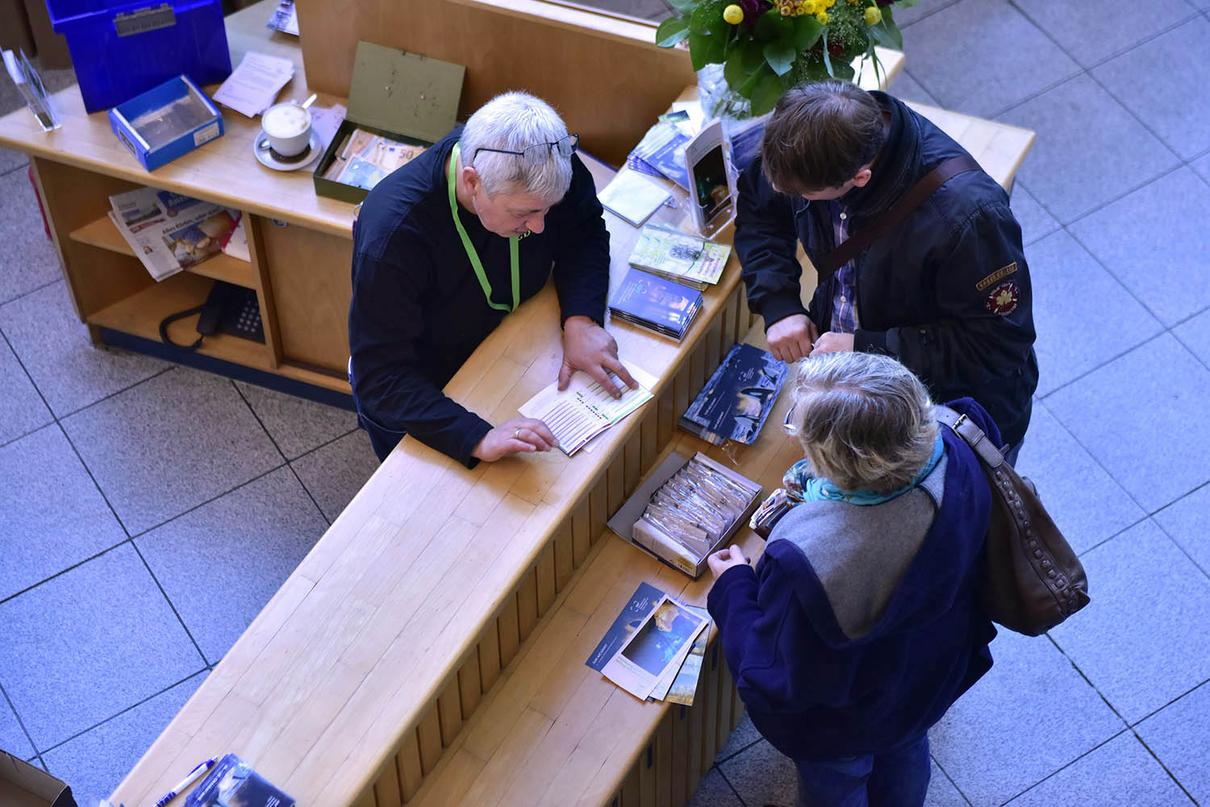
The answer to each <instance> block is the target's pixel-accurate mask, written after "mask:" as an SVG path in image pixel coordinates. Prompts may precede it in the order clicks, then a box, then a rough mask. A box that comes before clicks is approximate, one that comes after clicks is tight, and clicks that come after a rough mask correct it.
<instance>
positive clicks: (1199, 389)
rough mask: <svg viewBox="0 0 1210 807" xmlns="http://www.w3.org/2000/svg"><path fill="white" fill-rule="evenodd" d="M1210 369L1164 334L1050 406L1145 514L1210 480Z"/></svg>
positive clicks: (1061, 394) (1062, 392) (1063, 393)
mask: <svg viewBox="0 0 1210 807" xmlns="http://www.w3.org/2000/svg"><path fill="white" fill-rule="evenodd" d="M1207 400H1210V370H1207V369H1206V368H1205V367H1204V366H1203V365H1202V364H1201V363H1200V362H1198V360H1197V359H1196V358H1194V357H1193V355H1192V354H1190V353H1189V351H1188V350H1186V349H1185V348H1184V347H1183V346H1182V345H1181V344H1180V343H1179V342H1177V341H1176V339H1174V338H1173V337H1172V336H1171V335H1169V334H1163V335H1162V336H1159V337H1157V338H1155V339H1153V340H1151V341H1150V342H1147V343H1145V344H1143V345H1142V346H1140V347H1137V348H1135V349H1134V350H1132V351H1131V352H1129V353H1127V354H1126V355H1125V356H1122V357H1121V358H1118V359H1115V360H1114V361H1112V362H1110V363H1109V364H1107V365H1105V366H1104V367H1100V368H1098V369H1096V370H1094V371H1093V372H1092V373H1089V374H1088V375H1086V376H1084V377H1083V378H1081V379H1080V380H1078V381H1076V382H1074V383H1072V384H1070V385H1068V386H1066V387H1064V388H1063V389H1061V390H1059V391H1058V392H1055V393H1054V394H1053V395H1050V396H1049V397H1047V399H1046V407H1047V408H1048V409H1049V410H1050V411H1051V412H1052V413H1053V414H1054V416H1055V417H1056V418H1058V420H1059V422H1060V423H1062V424H1063V425H1064V426H1066V427H1067V430H1068V431H1070V432H1071V433H1072V434H1073V435H1075V437H1076V439H1078V440H1079V441H1080V443H1081V444H1082V445H1083V446H1084V447H1085V448H1086V449H1088V452H1089V453H1090V454H1092V455H1093V456H1094V457H1096V459H1097V461H1098V462H1100V464H1101V465H1102V466H1103V467H1104V468H1105V469H1106V470H1107V471H1109V473H1110V475H1111V476H1113V478H1114V479H1115V480H1117V482H1118V484H1120V485H1121V486H1122V487H1124V488H1125V489H1126V490H1127V491H1128V492H1129V493H1130V495H1131V496H1133V497H1134V499H1135V501H1137V502H1138V503H1139V504H1140V505H1142V507H1143V509H1144V510H1146V511H1147V512H1149V513H1154V512H1155V511H1156V510H1159V509H1160V508H1161V507H1163V506H1164V505H1166V504H1168V503H1169V502H1173V501H1176V500H1177V499H1179V498H1181V497H1182V496H1184V495H1185V494H1186V493H1188V492H1189V491H1191V490H1193V489H1194V488H1196V487H1198V486H1200V485H1201V484H1202V483H1204V482H1206V481H1207V480H1210V423H1207V422H1206V419H1205V411H1206V410H1205V407H1206V401H1207Z"/></svg>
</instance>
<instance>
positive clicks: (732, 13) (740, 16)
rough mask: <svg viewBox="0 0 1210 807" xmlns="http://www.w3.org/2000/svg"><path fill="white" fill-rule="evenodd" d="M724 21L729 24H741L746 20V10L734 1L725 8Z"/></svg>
mask: <svg viewBox="0 0 1210 807" xmlns="http://www.w3.org/2000/svg"><path fill="white" fill-rule="evenodd" d="M723 21H724V22H726V23H727V24H728V25H739V24H740V23H741V22H743V21H744V10H743V9H742V8H740V7H739V6H737V5H735V4H734V3H732V4H731V5H729V6H727V7H726V8H724V9H723Z"/></svg>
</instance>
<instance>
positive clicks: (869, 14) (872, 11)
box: [864, 6, 882, 25]
mask: <svg viewBox="0 0 1210 807" xmlns="http://www.w3.org/2000/svg"><path fill="white" fill-rule="evenodd" d="M864 16H865V24H866V25H877V24H878V23H880V22H882V10H881V9H880V8H878V6H870V7H869V8H867V9H866V10H865V15H864Z"/></svg>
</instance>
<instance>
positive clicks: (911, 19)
mask: <svg viewBox="0 0 1210 807" xmlns="http://www.w3.org/2000/svg"><path fill="white" fill-rule="evenodd" d="M956 2H958V0H920V2H918V3H916V5H914V6H911V7H910V8H901V7H898V6H897V7H895V22H896V23H897V24H898V25H899V27H901V28H903V27H906V26H908V25H912V24H913V23H916V22H919V21H920V20H922V19H924V18H925V17H927V16H929V15H930V14H936V13H937V12H938V11H940V10H941V9H943V8H949V7H950V6H952V5H953V4H954V3H956Z"/></svg>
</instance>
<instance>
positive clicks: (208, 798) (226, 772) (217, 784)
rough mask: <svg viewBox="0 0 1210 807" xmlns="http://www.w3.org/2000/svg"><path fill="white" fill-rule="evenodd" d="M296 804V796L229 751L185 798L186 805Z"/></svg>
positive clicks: (287, 806) (244, 806) (252, 806)
mask: <svg viewBox="0 0 1210 807" xmlns="http://www.w3.org/2000/svg"><path fill="white" fill-rule="evenodd" d="M237 804H238V805H240V807H294V799H292V798H291V797H289V796H287V795H286V794H285V793H284V792H283V791H281V790H279V789H278V788H277V787H276V786H274V785H272V784H270V783H269V781H268V780H266V779H265V778H264V777H263V776H261V775H260V774H259V773H257V772H256V771H254V770H252V767H251V766H250V765H248V763H247V762H244V761H243V760H242V759H240V758H239V757H237V756H236V755H235V754H227V755H226V756H225V757H223V758H222V759H221V760H219V762H218V764H217V765H215V766H214V767H213V768H212V769H211V770H210V773H208V774H206V778H205V779H203V780H202V783H201V784H200V785H198V786H197V787H196V788H194V790H193V791H192V792H191V793H190V794H189V795H188V796H187V797H186V798H185V807H227V806H228V805H231V806H232V807H234V805H237Z"/></svg>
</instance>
